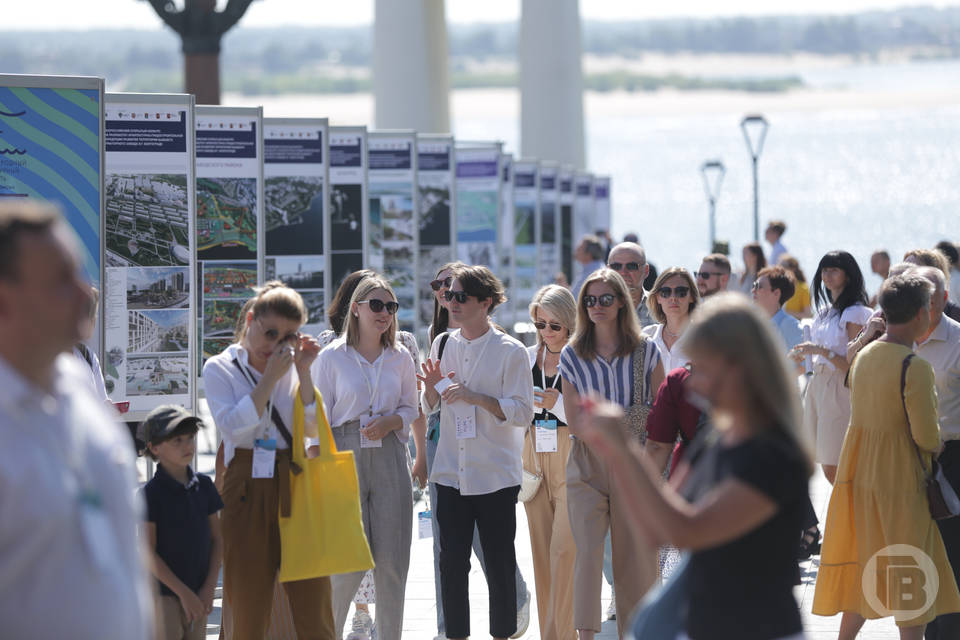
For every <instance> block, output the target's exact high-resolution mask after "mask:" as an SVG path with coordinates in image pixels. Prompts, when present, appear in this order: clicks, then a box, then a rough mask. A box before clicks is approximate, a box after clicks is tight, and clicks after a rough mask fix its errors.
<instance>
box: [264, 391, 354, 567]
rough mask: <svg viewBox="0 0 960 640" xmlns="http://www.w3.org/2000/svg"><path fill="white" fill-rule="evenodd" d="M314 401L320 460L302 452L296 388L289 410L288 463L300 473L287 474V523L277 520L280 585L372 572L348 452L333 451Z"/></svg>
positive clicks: (300, 403)
mask: <svg viewBox="0 0 960 640" xmlns="http://www.w3.org/2000/svg"><path fill="white" fill-rule="evenodd" d="M314 393H315V394H316V401H317V430H318V432H319V436H320V455H319V456H318V457H316V458H311V459H307V457H306V455H305V454H304V450H303V433H304V430H303V419H304V411H303V401H302V400H301V399H300V391H299V388H298V390H297V392H296V394H295V398H296V400H295V401H294V407H293V451H291V457H292V459H293V462H295V463H296V464H298V465H299V466H300V467H301V468H302V469H303V471H302V473H299V474H293V473H292V472H291V473H290V517H289V518H284V517H283V516H280V581H281V582H292V581H294V580H307V579H310V578H319V577H322V576H329V575H333V574H337V573H350V572H353V571H366V570H367V569H371V568H373V557H372V556H371V555H370V546H369V545H368V544H367V536H366V534H365V533H364V531H363V520H362V519H361V516H360V488H359V486H358V483H357V466H356V464H355V463H354V460H353V452H352V451H337V446H336V444H334V441H333V433H332V432H331V431H330V424H329V423H328V422H327V416H326V413H325V412H324V410H323V400H322V398H321V396H320V392H319V391H318V390H317V389H316V388H314Z"/></svg>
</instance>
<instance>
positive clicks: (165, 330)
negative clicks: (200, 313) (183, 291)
mask: <svg viewBox="0 0 960 640" xmlns="http://www.w3.org/2000/svg"><path fill="white" fill-rule="evenodd" d="M189 321H190V311H189V310H188V309H173V310H171V309H163V310H158V309H140V310H135V309H131V310H128V311H127V351H128V352H130V353H159V352H167V351H183V352H185V351H187V349H188V348H189V343H188V340H189V335H190V329H189Z"/></svg>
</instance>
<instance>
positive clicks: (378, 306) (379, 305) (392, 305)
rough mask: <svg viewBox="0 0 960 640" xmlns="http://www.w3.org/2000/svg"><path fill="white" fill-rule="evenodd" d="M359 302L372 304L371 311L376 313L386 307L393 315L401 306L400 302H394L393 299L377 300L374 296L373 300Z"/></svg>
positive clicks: (358, 302)
mask: <svg viewBox="0 0 960 640" xmlns="http://www.w3.org/2000/svg"><path fill="white" fill-rule="evenodd" d="M357 304H368V305H370V311H373V312H374V313H380V312H381V311H383V310H384V309H386V310H387V313H389V314H390V315H393V314H395V313H396V312H397V309H399V308H400V305H399V303H396V302H394V301H393V300H391V301H389V302H384V301H383V300H377V299H376V298H373V299H371V300H357Z"/></svg>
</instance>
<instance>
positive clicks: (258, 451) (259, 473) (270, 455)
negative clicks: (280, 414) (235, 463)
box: [234, 359, 277, 478]
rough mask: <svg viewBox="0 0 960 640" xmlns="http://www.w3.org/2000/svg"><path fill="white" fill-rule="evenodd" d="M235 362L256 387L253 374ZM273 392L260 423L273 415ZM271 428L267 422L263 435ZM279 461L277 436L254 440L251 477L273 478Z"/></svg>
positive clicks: (248, 380)
mask: <svg viewBox="0 0 960 640" xmlns="http://www.w3.org/2000/svg"><path fill="white" fill-rule="evenodd" d="M234 364H236V365H237V368H238V369H240V372H241V373H242V374H243V377H244V378H246V379H247V382H249V383H250V385H251V386H252V387H256V386H257V383H256V381H255V380H254V377H253V374H252V373H250V371H249V370H248V369H247V368H246V367H244V366H243V365H241V364H240V362H239V361H237V360H236V359H234ZM273 412H274V407H273V393H272V392H271V393H270V398H269V399H268V400H267V409H266V411H264V412H263V417H261V418H260V423H261V425H263V422H264V421H268V420H269V419H270V417H271V416H272V415H273ZM269 429H270V423H269V422H267V425H266V428H265V429H264V430H263V431H264V433H263V435H264V436H266V435H267V434H266V433H265V432H266V431H268V430H269ZM276 461H277V439H276V438H267V437H262V438H256V439H255V440H254V441H253V468H252V469H251V472H250V477H252V478H272V477H273V470H274V466H275V465H276Z"/></svg>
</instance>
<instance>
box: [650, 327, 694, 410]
mask: <svg viewBox="0 0 960 640" xmlns="http://www.w3.org/2000/svg"><path fill="white" fill-rule="evenodd" d="M643 335H645V336H647V337H649V338H650V339H651V340H653V342H654V344H656V345H657V351H659V352H660V358H661V359H662V361H663V375H667V374H668V373H670V372H671V371H673V370H674V369H676V368H677V367H682V366H684V365H685V364H687V362H689V361H690V358H688V357H687V354H686V353H685V352H684V350H683V335H681V336H680V337H679V338H678V339H677V341H676V342H674V343H673V349H668V348H667V343H666V342H664V341H663V325H662V324H652V325H650V326H648V327H644V328H643ZM654 393H656V392H654Z"/></svg>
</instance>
